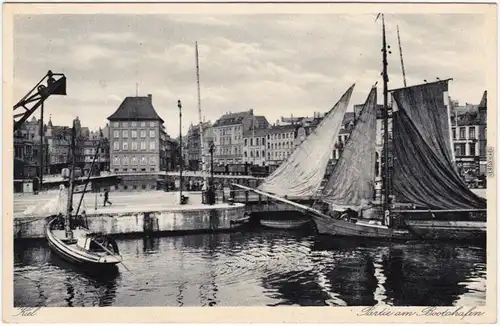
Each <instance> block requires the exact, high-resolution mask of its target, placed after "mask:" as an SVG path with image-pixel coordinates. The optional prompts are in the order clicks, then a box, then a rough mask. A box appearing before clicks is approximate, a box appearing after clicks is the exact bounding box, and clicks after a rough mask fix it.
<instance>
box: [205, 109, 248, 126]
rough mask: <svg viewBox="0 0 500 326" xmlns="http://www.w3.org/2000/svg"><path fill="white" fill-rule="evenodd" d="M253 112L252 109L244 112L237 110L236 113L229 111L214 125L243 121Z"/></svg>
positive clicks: (234, 123)
mask: <svg viewBox="0 0 500 326" xmlns="http://www.w3.org/2000/svg"><path fill="white" fill-rule="evenodd" d="M251 114H252V111H250V110H249V111H244V112H236V113H228V114H224V115H223V116H222V117H220V118H219V119H218V120H217V121H215V123H214V125H213V126H214V127H219V126H230V125H236V124H241V123H243V120H244V119H245V117H247V116H249V115H251Z"/></svg>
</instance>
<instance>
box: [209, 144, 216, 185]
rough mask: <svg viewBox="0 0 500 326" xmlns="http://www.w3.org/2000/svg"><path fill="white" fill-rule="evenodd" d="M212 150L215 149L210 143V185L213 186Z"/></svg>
mask: <svg viewBox="0 0 500 326" xmlns="http://www.w3.org/2000/svg"><path fill="white" fill-rule="evenodd" d="M214 149H215V144H214V143H212V144H210V150H209V151H210V179H211V180H210V183H211V184H212V186H213V184H214Z"/></svg>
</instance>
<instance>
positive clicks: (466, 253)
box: [14, 229, 486, 307]
mask: <svg viewBox="0 0 500 326" xmlns="http://www.w3.org/2000/svg"><path fill="white" fill-rule="evenodd" d="M118 246H119V248H120V251H121V254H122V256H123V258H124V262H125V265H126V267H127V268H125V267H124V266H121V265H120V266H119V267H118V269H117V270H116V271H112V272H109V273H106V274H99V275H96V274H94V273H89V272H87V271H83V270H81V269H79V268H77V267H75V266H73V265H70V264H68V263H66V262H64V261H62V260H60V258H59V257H57V256H56V255H55V254H53V253H52V252H51V251H50V250H49V248H48V246H47V244H46V242H45V241H43V240H32V241H23V242H16V244H15V256H14V257H15V258H14V259H15V262H14V263H15V266H14V305H15V306H16V307H23V306H45V307H93V306H131V307H137V306H150V307H151V306H174V307H176V306H194V307H200V306H280V305H288V306H360V305H362V306H367V305H376V304H380V305H390V306H415V305H416V306H449V305H475V306H480V305H484V304H485V302H486V251H485V249H484V248H480V247H475V246H471V245H457V244H445V243H427V244H426V243H420V242H406V243H392V244H391V243H363V242H359V241H347V240H345V239H340V238H332V237H327V238H324V237H322V238H318V237H316V236H315V235H314V234H313V232H312V231H308V230H303V231H294V232H291V231H274V230H265V229H259V230H254V231H251V232H236V233H226V234H202V235H185V236H175V237H144V238H133V239H119V240H118ZM127 269H128V270H127Z"/></svg>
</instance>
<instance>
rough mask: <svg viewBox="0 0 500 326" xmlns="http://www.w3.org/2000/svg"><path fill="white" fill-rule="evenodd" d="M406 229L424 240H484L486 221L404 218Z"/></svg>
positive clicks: (480, 241)
mask: <svg viewBox="0 0 500 326" xmlns="http://www.w3.org/2000/svg"><path fill="white" fill-rule="evenodd" d="M405 224H406V225H407V227H408V229H409V230H410V231H411V232H412V233H413V234H415V235H416V236H417V237H419V238H421V239H425V240H451V241H460V242H462V241H467V242H478V243H485V242H486V230H487V225H486V222H481V221H435V220H434V221H433V220H430V221H426V220H405Z"/></svg>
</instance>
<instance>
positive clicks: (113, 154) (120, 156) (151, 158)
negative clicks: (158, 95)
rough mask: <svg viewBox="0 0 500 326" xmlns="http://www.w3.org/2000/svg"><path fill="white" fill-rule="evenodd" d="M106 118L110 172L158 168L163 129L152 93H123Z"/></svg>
mask: <svg viewBox="0 0 500 326" xmlns="http://www.w3.org/2000/svg"><path fill="white" fill-rule="evenodd" d="M108 120H109V132H110V169H111V171H112V172H115V173H127V172H158V171H160V169H161V168H162V166H161V158H160V145H161V142H160V139H162V137H163V138H165V134H166V133H165V129H164V127H163V119H161V118H160V116H159V115H158V114H157V113H156V110H155V109H154V107H153V100H152V95H148V96H147V97H139V96H136V97H126V98H125V99H124V100H123V102H122V103H121V104H120V106H119V107H118V109H117V110H116V111H115V112H114V113H113V114H112V115H110V116H109V117H108ZM163 164H165V162H163ZM163 168H164V167H163Z"/></svg>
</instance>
